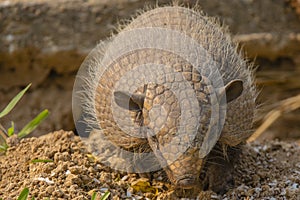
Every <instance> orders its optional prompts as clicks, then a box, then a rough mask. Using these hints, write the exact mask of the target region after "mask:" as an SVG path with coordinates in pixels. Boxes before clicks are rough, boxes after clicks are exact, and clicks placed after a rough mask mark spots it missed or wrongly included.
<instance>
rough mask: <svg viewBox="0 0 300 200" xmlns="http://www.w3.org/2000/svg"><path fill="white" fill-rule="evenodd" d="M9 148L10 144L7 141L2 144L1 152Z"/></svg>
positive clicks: (0, 146)
mask: <svg viewBox="0 0 300 200" xmlns="http://www.w3.org/2000/svg"><path fill="white" fill-rule="evenodd" d="M7 149H8V145H7V144H6V143H5V144H3V145H0V152H5V151H6V150H7Z"/></svg>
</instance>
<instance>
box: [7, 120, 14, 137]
mask: <svg viewBox="0 0 300 200" xmlns="http://www.w3.org/2000/svg"><path fill="white" fill-rule="evenodd" d="M14 133H15V123H14V122H11V127H9V128H8V129H7V135H8V137H10V136H12V135H13V134H14Z"/></svg>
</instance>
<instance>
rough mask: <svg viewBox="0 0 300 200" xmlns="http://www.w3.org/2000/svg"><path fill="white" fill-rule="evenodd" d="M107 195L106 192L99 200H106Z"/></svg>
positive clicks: (108, 193)
mask: <svg viewBox="0 0 300 200" xmlns="http://www.w3.org/2000/svg"><path fill="white" fill-rule="evenodd" d="M109 195H110V192H109V191H106V192H105V193H104V195H103V196H102V197H101V199H100V200H106V199H107V198H108V197H109Z"/></svg>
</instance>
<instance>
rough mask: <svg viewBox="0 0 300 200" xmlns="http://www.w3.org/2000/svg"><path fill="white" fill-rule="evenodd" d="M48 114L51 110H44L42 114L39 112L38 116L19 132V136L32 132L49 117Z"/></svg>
mask: <svg viewBox="0 0 300 200" xmlns="http://www.w3.org/2000/svg"><path fill="white" fill-rule="evenodd" d="M48 115H49V111H48V110H47V109H45V110H43V111H42V112H41V113H40V114H38V116H36V117H35V118H34V119H33V120H31V121H30V122H29V123H28V124H26V126H25V127H24V128H23V129H22V130H21V131H20V132H19V133H18V137H19V138H23V137H25V136H26V135H28V134H29V133H31V132H32V131H33V130H34V129H35V128H36V127H37V126H38V125H39V124H40V123H41V122H42V121H43V120H44V119H46V118H47V117H48Z"/></svg>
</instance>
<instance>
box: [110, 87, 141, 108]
mask: <svg viewBox="0 0 300 200" xmlns="http://www.w3.org/2000/svg"><path fill="white" fill-rule="evenodd" d="M114 99H115V102H116V104H117V105H118V106H120V107H122V108H125V109H127V110H131V111H138V110H142V109H143V105H144V99H145V95H143V94H130V93H129V92H123V91H115V92H114Z"/></svg>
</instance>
